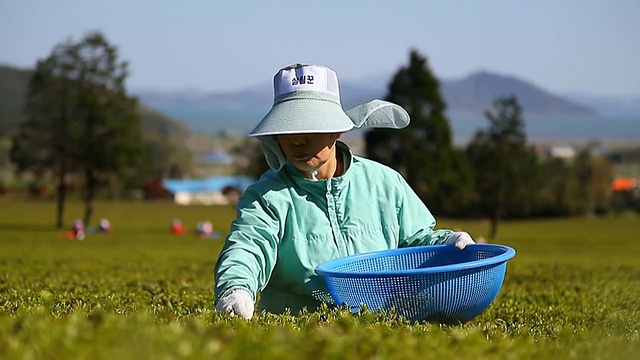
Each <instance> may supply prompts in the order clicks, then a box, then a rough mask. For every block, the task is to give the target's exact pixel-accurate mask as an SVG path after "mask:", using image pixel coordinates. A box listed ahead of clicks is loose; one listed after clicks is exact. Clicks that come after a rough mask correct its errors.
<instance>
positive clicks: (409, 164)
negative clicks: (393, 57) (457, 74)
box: [365, 50, 473, 214]
mask: <svg viewBox="0 0 640 360" xmlns="http://www.w3.org/2000/svg"><path fill="white" fill-rule="evenodd" d="M386 100H388V101H391V102H393V103H396V104H398V105H400V106H402V107H404V108H405V109H406V110H407V112H408V113H409V116H410V117H411V123H410V125H409V126H408V127H407V128H404V129H400V130H395V129H373V130H370V131H368V132H367V133H366V134H365V141H366V154H367V156H368V157H369V158H371V159H372V160H375V161H378V162H381V163H383V164H386V165H388V166H390V167H392V168H395V169H396V170H398V171H399V172H400V173H402V174H403V175H404V176H405V178H406V179H407V182H408V183H409V185H410V186H411V187H412V188H413V189H414V190H415V191H416V193H417V194H418V196H419V197H420V198H421V199H422V200H423V201H424V202H425V203H427V204H428V205H429V207H430V209H431V210H432V211H434V212H437V213H438V214H454V213H457V212H459V211H460V208H461V207H464V206H466V204H467V202H468V201H469V200H470V198H471V195H472V191H473V189H472V185H473V181H472V177H471V174H470V169H469V166H468V163H467V161H466V158H465V156H464V153H463V152H461V151H459V150H457V149H455V148H454V147H453V141H452V133H451V128H450V125H449V120H448V119H447V117H446V116H445V109H446V103H445V102H444V100H443V98H442V95H441V94H440V85H439V82H438V80H437V79H436V77H435V76H434V75H433V74H432V73H431V70H430V69H429V66H428V64H427V59H426V58H425V57H423V56H422V55H421V54H420V53H418V51H417V50H412V51H411V52H410V55H409V64H408V65H407V66H403V67H401V68H400V69H399V70H398V71H397V72H396V74H395V75H394V77H393V79H392V81H391V83H390V84H389V89H388V94H387V96H386Z"/></svg>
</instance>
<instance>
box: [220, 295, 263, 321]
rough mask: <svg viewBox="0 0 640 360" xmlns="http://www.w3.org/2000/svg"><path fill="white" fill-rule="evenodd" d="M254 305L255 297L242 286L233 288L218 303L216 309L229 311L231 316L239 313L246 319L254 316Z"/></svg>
mask: <svg viewBox="0 0 640 360" xmlns="http://www.w3.org/2000/svg"><path fill="white" fill-rule="evenodd" d="M254 307H255V304H254V303H253V297H252V296H251V294H250V293H249V292H248V291H247V290H245V289H242V288H238V289H235V290H232V291H231V292H230V293H229V294H227V295H226V296H225V297H223V298H221V299H220V300H218V303H217V304H216V310H218V311H223V312H227V313H229V314H230V315H231V316H235V315H239V316H241V317H243V318H245V319H246V320H251V318H252V317H253V309H254Z"/></svg>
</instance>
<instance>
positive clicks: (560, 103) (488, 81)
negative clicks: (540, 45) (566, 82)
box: [441, 72, 598, 116]
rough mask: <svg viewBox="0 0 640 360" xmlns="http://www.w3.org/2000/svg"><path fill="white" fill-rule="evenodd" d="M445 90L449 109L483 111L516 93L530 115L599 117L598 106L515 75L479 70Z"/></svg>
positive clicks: (446, 85) (443, 86)
mask: <svg viewBox="0 0 640 360" xmlns="http://www.w3.org/2000/svg"><path fill="white" fill-rule="evenodd" d="M441 91H442V94H443V96H444V98H445V99H446V101H447V104H448V107H449V110H450V111H451V112H456V113H471V114H473V113H480V114H481V113H483V111H484V110H485V109H487V108H489V107H490V106H491V104H492V103H493V101H494V100H495V99H497V98H499V97H505V96H510V95H515V96H516V97H517V98H518V101H519V102H520V105H522V108H523V109H524V111H525V114H528V115H559V116H597V115H598V113H597V111H595V110H594V109H592V108H590V107H587V106H585V105H580V104H578V103H575V102H573V101H571V100H568V99H565V98H563V97H561V96H558V95H554V94H551V93H550V92H548V91H545V90H543V89H541V88H540V87H538V86H536V85H533V84H531V83H529V82H527V81H524V80H520V79H517V78H515V77H512V76H503V75H496V74H491V73H488V72H478V73H475V74H472V75H470V76H468V77H466V78H464V79H462V80H455V81H444V82H442V84H441Z"/></svg>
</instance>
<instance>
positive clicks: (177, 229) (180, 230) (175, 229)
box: [171, 219, 185, 235]
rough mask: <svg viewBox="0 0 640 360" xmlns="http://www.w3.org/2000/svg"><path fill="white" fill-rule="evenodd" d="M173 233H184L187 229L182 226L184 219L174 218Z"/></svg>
mask: <svg viewBox="0 0 640 360" xmlns="http://www.w3.org/2000/svg"><path fill="white" fill-rule="evenodd" d="M171 233H172V234H175V235H184V233H185V229H184V226H182V221H180V219H173V222H172V223H171Z"/></svg>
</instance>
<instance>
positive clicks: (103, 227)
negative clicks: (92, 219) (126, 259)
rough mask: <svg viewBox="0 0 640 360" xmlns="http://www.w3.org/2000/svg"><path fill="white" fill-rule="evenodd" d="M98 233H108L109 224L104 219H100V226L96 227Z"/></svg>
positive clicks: (109, 229) (109, 230)
mask: <svg viewBox="0 0 640 360" xmlns="http://www.w3.org/2000/svg"><path fill="white" fill-rule="evenodd" d="M98 231H100V232H101V233H103V234H106V233H110V232H111V222H110V221H109V220H108V219H106V218H102V219H100V224H99V225H98Z"/></svg>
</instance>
